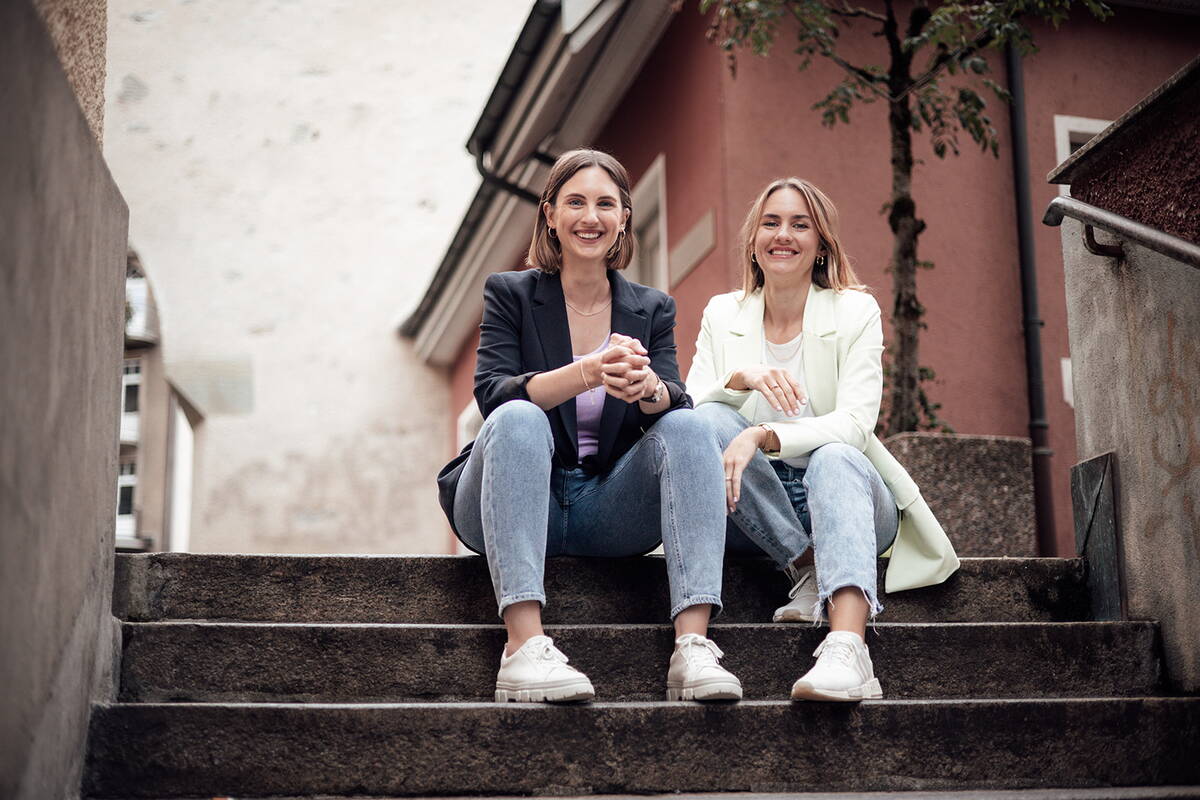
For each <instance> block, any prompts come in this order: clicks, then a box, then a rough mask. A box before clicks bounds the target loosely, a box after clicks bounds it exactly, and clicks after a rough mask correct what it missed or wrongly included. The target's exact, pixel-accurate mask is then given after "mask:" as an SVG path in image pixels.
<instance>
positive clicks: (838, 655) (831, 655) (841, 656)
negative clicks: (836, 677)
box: [813, 637, 855, 667]
mask: <svg viewBox="0 0 1200 800" xmlns="http://www.w3.org/2000/svg"><path fill="white" fill-rule="evenodd" d="M813 655H814V656H817V657H818V659H819V660H820V661H835V662H837V663H838V664H841V665H842V666H846V667H853V666H854V657H855V650H854V645H852V644H851V643H850V642H847V641H843V640H842V639H830V638H828V637H826V638H825V639H824V641H822V642H821V644H819V645H817V649H816V650H814V651H813Z"/></svg>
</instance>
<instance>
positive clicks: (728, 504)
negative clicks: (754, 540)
mask: <svg viewBox="0 0 1200 800" xmlns="http://www.w3.org/2000/svg"><path fill="white" fill-rule="evenodd" d="M765 434H766V431H765V430H764V429H763V428H760V427H759V426H757V425H755V426H753V427H749V428H746V429H745V430H744V431H742V432H741V433H739V434H738V435H737V436H735V437H733V441H732V442H730V443H729V446H728V447H726V448H725V454H724V456H723V457H722V458H723V461H724V466H725V508H726V509H727V510H728V511H729V513H730V514H732V513H733V512H734V511H736V510H737V504H738V500H739V499H740V498H741V494H742V472H743V471H745V469H746V465H747V464H749V463H750V459H752V458H754V455H755V453H757V452H758V451H759V449H760V448H761V447H762V443H763V437H764V435H765Z"/></svg>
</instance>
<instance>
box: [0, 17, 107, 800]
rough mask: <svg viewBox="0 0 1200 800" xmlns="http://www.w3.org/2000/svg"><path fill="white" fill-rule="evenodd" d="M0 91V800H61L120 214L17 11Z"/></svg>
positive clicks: (83, 657)
mask: <svg viewBox="0 0 1200 800" xmlns="http://www.w3.org/2000/svg"><path fill="white" fill-rule="evenodd" d="M100 57H101V59H102V57H103V56H102V53H101V56H100ZM0 76H3V78H2V79H0V108H3V109H4V112H3V115H0V280H2V281H3V283H2V285H0V393H2V396H3V405H2V407H3V409H4V423H3V427H2V428H0V431H2V433H0V519H3V521H4V522H3V525H0V652H2V653H3V654H4V656H3V659H0V686H3V687H4V692H3V696H2V698H0V797H5V798H18V799H19V800H23V799H24V798H58V797H70V796H74V795H77V794H78V792H79V776H80V771H81V764H82V758H83V753H84V746H85V736H86V731H87V723H88V715H89V713H90V711H91V705H92V703H93V702H94V701H96V700H108V699H111V698H112V697H113V696H114V694H113V686H112V674H113V662H112V658H113V655H112V648H113V628H112V625H113V618H112V612H111V607H110V605H111V591H112V569H113V529H114V519H115V504H116V491H115V483H116V471H117V447H118V444H117V436H118V420H119V394H120V373H121V344H122V327H123V322H124V313H123V312H124V309H123V301H124V265H125V247H126V231H127V225H128V211H127V209H126V206H125V203H124V200H123V199H122V198H121V195H120V193H119V192H118V191H117V188H116V186H115V184H114V183H113V181H112V178H111V176H110V175H109V172H108V168H107V167H106V165H105V163H104V160H103V158H102V157H101V154H100V150H99V147H98V145H97V142H96V139H95V138H94V137H93V135H92V132H91V130H90V129H89V127H88V123H87V120H86V119H85V117H84V114H83V113H82V111H81V109H80V105H79V103H78V102H77V100H76V96H75V93H74V91H73V90H72V88H71V85H70V84H69V82H68V79H67V75H66V74H65V72H64V70H63V67H62V65H61V64H60V62H59V58H58V56H57V55H56V52H55V47H54V44H53V43H52V41H51V37H50V35H49V34H48V32H47V30H46V27H45V25H44V23H43V21H42V19H41V17H40V16H39V15H38V12H37V10H36V9H35V7H34V5H33V4H32V3H31V2H29V0H19V1H17V2H6V3H0Z"/></svg>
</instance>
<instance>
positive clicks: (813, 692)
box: [792, 678, 883, 703]
mask: <svg viewBox="0 0 1200 800" xmlns="http://www.w3.org/2000/svg"><path fill="white" fill-rule="evenodd" d="M792 699H793V700H824V701H826V702H833V703H857V702H859V701H860V700H881V699H883V690H882V689H881V688H880V686H879V679H878V678H872V679H871V680H869V681H867V682H866V683H864V684H863V685H862V686H856V687H854V688H853V689H818V688H816V687H815V686H813V685H812V684H810V683H804V682H803V681H796V683H795V685H794V686H792Z"/></svg>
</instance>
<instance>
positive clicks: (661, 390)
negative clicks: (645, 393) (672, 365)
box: [642, 378, 667, 403]
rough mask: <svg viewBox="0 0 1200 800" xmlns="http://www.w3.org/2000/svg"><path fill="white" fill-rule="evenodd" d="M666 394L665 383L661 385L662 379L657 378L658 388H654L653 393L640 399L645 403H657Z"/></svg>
mask: <svg viewBox="0 0 1200 800" xmlns="http://www.w3.org/2000/svg"><path fill="white" fill-rule="evenodd" d="M666 392H667V385H666V384H665V383H663V381H662V378H659V379H658V386H655V387H654V393H653V394H651V395H650V396H649V397H643V398H642V399H643V400H645V401H646V402H647V403H657V402H658V401H659V400H662V397H663V395H664V394H666Z"/></svg>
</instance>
